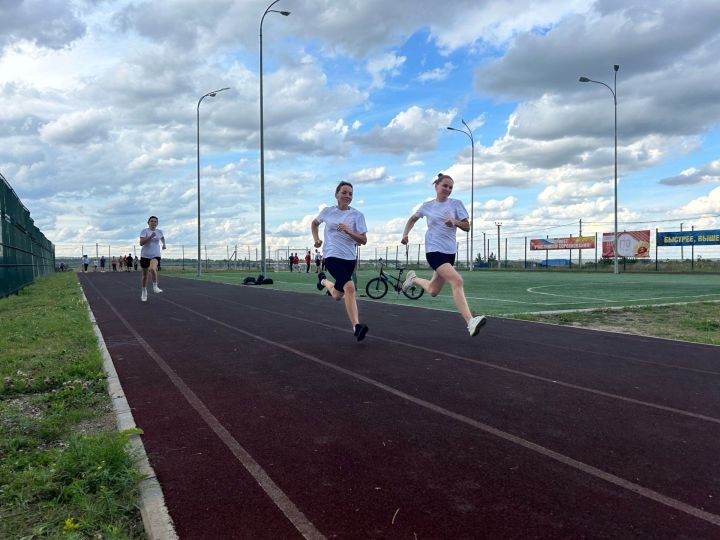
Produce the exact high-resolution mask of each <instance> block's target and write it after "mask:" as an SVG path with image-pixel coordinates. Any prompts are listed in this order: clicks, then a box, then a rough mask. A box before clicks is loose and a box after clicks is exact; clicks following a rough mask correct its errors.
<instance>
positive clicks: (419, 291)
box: [403, 285, 425, 300]
mask: <svg viewBox="0 0 720 540" xmlns="http://www.w3.org/2000/svg"><path fill="white" fill-rule="evenodd" d="M424 292H425V289H423V288H422V287H418V286H417V285H413V286H412V287H410V288H409V289H408V290H407V291H403V294H404V295H405V296H407V297H408V298H409V299H410V300H417V299H418V298H420V297H421V296H422V295H423V293H424Z"/></svg>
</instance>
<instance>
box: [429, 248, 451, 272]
mask: <svg viewBox="0 0 720 540" xmlns="http://www.w3.org/2000/svg"><path fill="white" fill-rule="evenodd" d="M425 259H427V262H428V264H429V265H430V268H432V269H433V270H437V269H438V268H440V267H441V266H442V265H443V264H445V263H450V266H455V254H454V253H440V252H439V251H431V252H430V253H426V254H425Z"/></svg>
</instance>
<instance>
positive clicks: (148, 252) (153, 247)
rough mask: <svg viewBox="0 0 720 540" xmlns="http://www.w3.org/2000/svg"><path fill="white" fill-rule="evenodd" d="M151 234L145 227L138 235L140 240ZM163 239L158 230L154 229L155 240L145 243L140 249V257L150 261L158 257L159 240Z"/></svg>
mask: <svg viewBox="0 0 720 540" xmlns="http://www.w3.org/2000/svg"><path fill="white" fill-rule="evenodd" d="M152 233H153V230H152V229H151V228H150V227H146V228H144V229H143V230H142V232H141V233H140V238H147V237H148V236H150V235H151V234H152ZM162 237H163V233H162V231H161V230H160V229H155V238H153V239H152V240H150V241H149V242H147V243H146V244H144V245H143V246H142V248H141V249H140V256H141V257H145V258H146V259H152V258H153V257H160V254H161V253H162V251H161V250H160V239H161V238H162Z"/></svg>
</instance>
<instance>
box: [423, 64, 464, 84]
mask: <svg viewBox="0 0 720 540" xmlns="http://www.w3.org/2000/svg"><path fill="white" fill-rule="evenodd" d="M454 69H455V65H454V64H453V63H452V62H445V64H443V67H441V68H435V69H431V70H430V71H423V72H422V73H421V74H420V75H418V77H417V78H418V80H419V81H423V82H424V81H444V80H445V79H447V78H448V77H449V76H450V73H452V71H453V70H454Z"/></svg>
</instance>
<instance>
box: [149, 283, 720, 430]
mask: <svg viewBox="0 0 720 540" xmlns="http://www.w3.org/2000/svg"><path fill="white" fill-rule="evenodd" d="M195 294H197V295H199V296H206V297H208V298H215V297H214V296H211V295H206V294H203V293H195ZM163 300H164V301H166V302H170V303H171V304H174V305H177V306H178V307H182V308H183V309H187V310H190V311H192V308H187V307H184V306H180V305H179V304H176V303H175V302H172V301H170V300H168V299H167V298H163ZM225 302H230V303H233V304H236V305H240V306H243V307H246V308H250V309H254V310H256V311H262V312H263V313H268V314H270V315H274V316H276V317H284V318H287V319H294V320H297V321H303V322H307V323H312V324H316V325H319V326H324V327H326V328H330V329H333V330H341V331H342V330H344V328H343V327H339V326H334V325H331V324H326V323H322V322H319V321H315V320H312V319H306V318H304V317H298V316H295V315H288V314H286V313H281V312H278V311H272V310H269V309H265V308H259V307H256V306H253V305H250V304H242V303H240V302H235V301H233V300H225ZM203 317H206V316H205V315H203ZM212 320H213V321H215V319H212ZM218 322H219V324H225V323H223V322H222V321H218ZM229 328H233V329H234V327H229ZM372 338H373V339H377V340H380V341H385V342H387V343H392V344H394V345H400V346H402V347H408V348H412V349H417V350H420V351H425V352H429V353H432V354H434V355H439V356H445V357H448V358H455V359H457V360H462V361H464V362H470V363H472V364H477V365H480V366H484V367H487V368H490V369H495V370H498V371H503V372H505V373H511V374H513V375H519V376H521V377H525V378H528V379H533V380H536V381H541V382H544V383H548V384H551V385H555V386H562V387H564V388H571V389H573V390H578V391H581V392H587V393H589V394H595V395H597V396H602V397H606V398H610V399H617V400H620V401H624V402H626V403H633V404H635V405H641V406H643V407H649V408H652V409H658V410H661V411H665V412H671V413H674V414H679V415H682V416H687V417H690V418H694V419H696V420H703V421H706V422H712V423H714V424H720V418H716V417H714V416H707V415H704V414H700V413H694V412H691V411H686V410H684V409H677V408H675V407H668V406H667V405H659V404H657V403H652V402H649V401H642V400H640V399H635V398H631V397H627V396H623V395H620V394H613V393H611V392H604V391H602V390H596V389H594V388H589V387H587V386H581V385H578V384H572V383H567V382H563V381H559V380H557V379H550V378H548V377H543V376H541V375H535V374H533V373H528V372H527V371H520V370H518V369H513V368H509V367H505V366H501V365H499V364H493V363H492V362H486V361H484V360H478V359H476V358H469V357H467V356H461V355H459V354H454V353H449V352H447V351H441V350H439V349H432V348H430V347H423V346H421V345H415V344H414V343H407V342H404V341H398V340H395V339H391V338H386V337H382V336H378V335H377V334H373V335H372ZM522 341H523V342H525V343H533V342H532V341H529V340H526V339H523V340H522ZM553 347H555V348H558V349H563V350H570V351H577V350H578V349H571V348H569V347H562V346H559V345H553ZM580 352H587V353H592V354H598V355H605V356H610V357H611V358H614V357H613V356H612V355H608V354H607V353H601V352H593V351H580ZM678 369H682V368H678ZM711 373H714V372H711ZM714 374H716V375H717V373H714Z"/></svg>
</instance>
